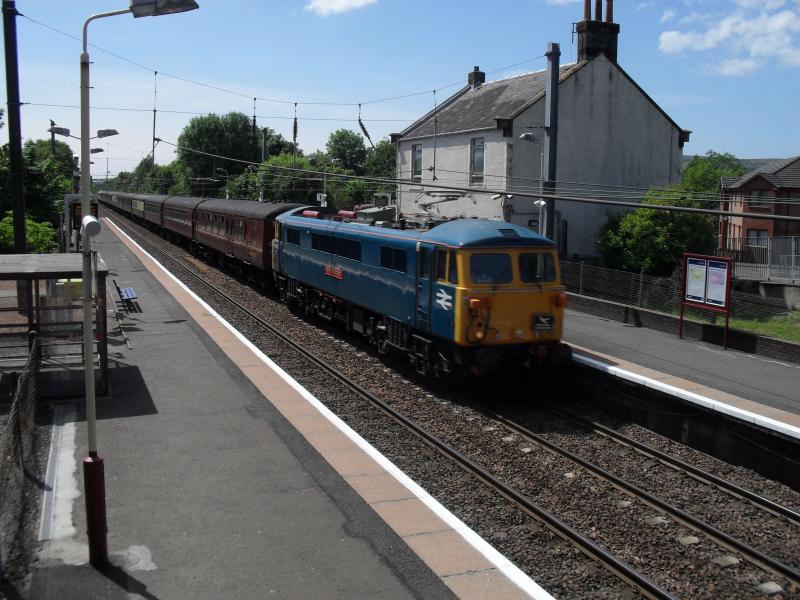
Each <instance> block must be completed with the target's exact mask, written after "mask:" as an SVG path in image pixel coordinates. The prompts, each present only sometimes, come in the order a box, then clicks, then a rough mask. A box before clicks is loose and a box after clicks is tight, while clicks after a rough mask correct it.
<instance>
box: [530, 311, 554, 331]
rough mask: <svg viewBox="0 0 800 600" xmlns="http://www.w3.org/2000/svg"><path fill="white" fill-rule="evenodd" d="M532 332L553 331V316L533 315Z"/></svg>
mask: <svg viewBox="0 0 800 600" xmlns="http://www.w3.org/2000/svg"><path fill="white" fill-rule="evenodd" d="M533 329H534V331H550V330H551V329H553V315H533Z"/></svg>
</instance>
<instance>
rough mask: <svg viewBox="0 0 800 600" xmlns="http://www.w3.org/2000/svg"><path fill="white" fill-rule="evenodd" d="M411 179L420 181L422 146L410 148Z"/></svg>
mask: <svg viewBox="0 0 800 600" xmlns="http://www.w3.org/2000/svg"><path fill="white" fill-rule="evenodd" d="M411 179H415V180H417V181H419V180H420V179H422V144H414V145H413V146H411Z"/></svg>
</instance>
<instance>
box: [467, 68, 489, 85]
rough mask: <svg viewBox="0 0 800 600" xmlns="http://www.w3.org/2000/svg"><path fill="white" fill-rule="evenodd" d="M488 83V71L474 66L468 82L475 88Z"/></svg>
mask: <svg viewBox="0 0 800 600" xmlns="http://www.w3.org/2000/svg"><path fill="white" fill-rule="evenodd" d="M484 83H486V73H484V72H483V71H481V70H480V68H479V67H477V66H475V67H473V69H472V71H470V73H469V74H468V75H467V84H468V85H469V87H471V88H472V89H473V90H474V89H475V88H477V87H480V86H482V85H483V84H484Z"/></svg>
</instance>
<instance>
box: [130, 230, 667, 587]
mask: <svg viewBox="0 0 800 600" xmlns="http://www.w3.org/2000/svg"><path fill="white" fill-rule="evenodd" d="M135 235H137V237H138V238H139V239H140V240H142V241H144V242H145V243H146V244H147V245H149V246H150V247H151V248H155V249H156V251H158V252H159V253H160V254H162V255H163V256H165V257H167V258H168V259H169V260H170V261H172V262H173V263H174V264H176V265H177V266H179V267H180V268H182V269H183V270H185V271H186V272H187V273H189V275H191V276H192V277H193V278H195V279H197V280H198V281H200V282H201V283H203V284H205V285H206V286H207V287H208V288H209V289H211V290H212V291H213V292H214V293H216V294H217V295H219V296H220V297H222V298H224V299H225V301H227V302H229V303H230V304H232V305H233V306H235V307H236V308H238V309H239V310H240V311H241V312H243V313H244V314H245V315H247V317H248V318H250V319H252V320H254V321H255V322H257V323H258V324H259V325H261V326H262V327H264V328H265V329H267V330H268V331H270V332H271V333H272V334H273V335H275V336H276V337H278V338H279V339H280V340H281V341H282V342H284V343H286V344H287V345H289V346H290V347H291V348H292V349H294V350H295V351H296V352H298V353H300V354H301V355H302V356H304V357H305V358H306V359H308V360H310V361H311V362H313V363H314V364H316V365H317V366H318V367H320V368H321V369H323V370H324V371H326V372H327V373H328V374H329V375H331V376H332V377H333V378H335V379H336V380H337V381H339V382H340V383H342V384H343V385H344V386H345V387H347V388H349V389H350V390H351V391H352V392H354V393H355V394H356V395H358V396H360V397H362V398H363V399H365V400H367V401H368V402H370V403H371V404H373V405H374V406H376V407H377V408H379V409H380V410H382V411H383V412H385V413H386V414H387V415H388V416H390V417H391V418H392V419H394V420H395V421H396V422H397V423H399V424H401V425H402V426H404V427H406V428H407V429H409V430H410V431H412V432H413V433H414V434H415V435H417V436H418V437H419V438H420V439H421V440H423V441H424V442H425V443H427V444H428V445H429V446H431V447H433V448H434V449H435V450H437V451H439V452H440V453H442V454H444V455H445V456H447V457H448V458H450V459H451V460H453V461H454V462H456V463H457V464H458V465H459V466H460V467H461V468H462V469H464V470H465V471H466V472H468V473H470V474H472V475H474V476H475V477H477V478H478V479H479V480H481V481H482V482H484V484H486V485H487V486H488V487H490V488H493V489H494V490H495V491H497V492H498V493H499V494H500V495H502V496H503V497H504V498H506V499H507V500H509V501H511V502H512V503H514V504H516V505H517V506H518V507H519V508H520V509H521V510H523V511H524V512H525V513H526V514H528V515H530V516H532V517H534V518H535V519H537V520H539V521H540V522H542V523H543V524H544V525H545V526H546V527H547V528H548V529H549V530H550V531H552V532H553V533H555V534H556V535H558V537H560V538H562V539H564V540H566V541H568V542H571V543H572V544H574V545H576V546H577V547H578V548H579V549H580V550H581V551H582V552H583V553H584V554H585V555H587V556H589V557H590V558H592V559H594V560H597V561H599V562H601V563H602V564H604V565H605V567H606V568H607V569H608V570H609V571H610V572H611V573H613V574H614V575H616V576H617V577H618V578H619V579H621V580H623V581H625V582H626V583H627V584H628V585H631V586H632V587H634V588H636V589H638V590H639V591H641V592H642V593H643V594H644V595H645V596H646V597H648V598H653V599H660V600H675V598H676V597H675V596H673V595H672V594H670V593H669V592H668V591H666V590H664V589H663V588H661V587H660V586H658V585H657V584H656V583H655V582H653V581H652V580H650V579H649V578H648V577H646V576H644V575H643V574H642V573H639V572H638V571H636V570H635V569H634V568H632V567H631V566H630V565H628V564H627V563H625V562H624V561H622V560H620V559H618V558H617V557H616V556H614V555H613V554H611V553H609V552H607V551H606V550H604V549H603V548H602V547H600V546H599V545H598V544H596V543H595V542H593V541H592V540H590V539H589V538H587V537H585V536H583V535H582V534H581V533H580V532H578V531H577V530H576V529H574V528H572V527H570V526H569V525H568V524H567V523H565V522H564V521H562V520H560V519H559V518H558V517H556V516H555V515H552V514H550V513H549V512H548V511H546V510H545V509H544V508H543V507H541V506H539V505H538V504H536V503H534V502H533V501H531V500H530V499H529V498H527V497H526V496H524V495H523V494H521V493H520V492H518V491H516V490H515V489H513V488H512V487H510V486H508V485H506V484H505V483H503V482H502V481H500V480H499V479H497V478H496V477H494V476H493V475H492V474H491V473H489V472H488V471H487V470H485V469H484V468H483V467H481V466H480V465H478V464H477V463H475V462H473V461H471V460H470V459H469V458H467V457H466V456H465V455H463V454H461V453H460V452H458V451H457V450H455V449H454V448H452V447H451V446H450V445H448V444H447V443H445V442H443V441H441V440H439V439H438V438H436V437H435V436H434V435H432V434H430V433H428V432H427V431H425V430H424V429H423V428H421V427H420V426H419V425H417V424H416V423H414V422H413V421H411V420H410V419H408V418H407V417H405V416H403V415H402V414H400V413H399V412H397V411H396V410H394V409H393V408H392V407H391V406H389V405H388V404H386V403H384V402H383V401H382V400H380V399H378V398H376V397H375V396H374V395H372V394H371V393H370V392H368V391H367V390H365V389H364V388H363V387H361V386H359V385H358V384H356V383H353V382H352V381H349V380H348V379H347V378H346V377H344V376H343V375H341V374H340V373H338V372H337V371H336V370H335V369H334V368H333V367H331V366H329V365H327V364H326V363H325V362H324V361H323V360H321V359H319V358H317V357H316V356H314V354H313V352H311V351H310V350H307V349H306V348H304V347H303V346H302V345H301V344H298V343H297V342H295V341H294V340H292V339H290V338H289V337H288V336H286V334H284V333H282V332H281V331H279V330H278V329H276V328H275V327H274V326H273V325H271V324H270V323H268V322H267V321H265V320H264V319H262V318H261V317H259V316H258V315H256V314H254V313H253V312H252V311H251V310H249V309H248V308H247V307H245V306H244V305H242V304H241V303H240V302H238V301H237V300H235V299H234V298H231V297H230V296H229V295H228V294H226V293H225V292H224V291H222V290H220V289H219V288H217V287H216V286H214V285H213V284H212V283H210V282H208V281H206V280H205V279H204V278H203V277H202V276H201V275H200V274H197V273H195V272H193V271H192V269H190V268H189V267H187V266H186V265H183V264H181V262H180V261H179V260H178V259H177V258H175V257H173V256H170V255H169V254H168V253H167V252H166V251H164V250H162V249H160V248H158V246H157V245H156V244H155V243H153V242H152V241H150V240H148V239H146V238H144V237H143V236H142V235H141V234H135Z"/></svg>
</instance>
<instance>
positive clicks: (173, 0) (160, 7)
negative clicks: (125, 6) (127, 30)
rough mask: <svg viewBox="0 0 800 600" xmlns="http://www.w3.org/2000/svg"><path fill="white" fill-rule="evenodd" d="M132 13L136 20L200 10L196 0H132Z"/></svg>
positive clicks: (130, 6)
mask: <svg viewBox="0 0 800 600" xmlns="http://www.w3.org/2000/svg"><path fill="white" fill-rule="evenodd" d="M129 8H130V11H131V12H132V13H133V16H134V17H136V18H139V17H158V16H161V15H171V14H173V13H180V12H186V11H187V10H196V9H198V8H200V7H199V6H198V5H197V2H195V1H194V0H130V5H129Z"/></svg>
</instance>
